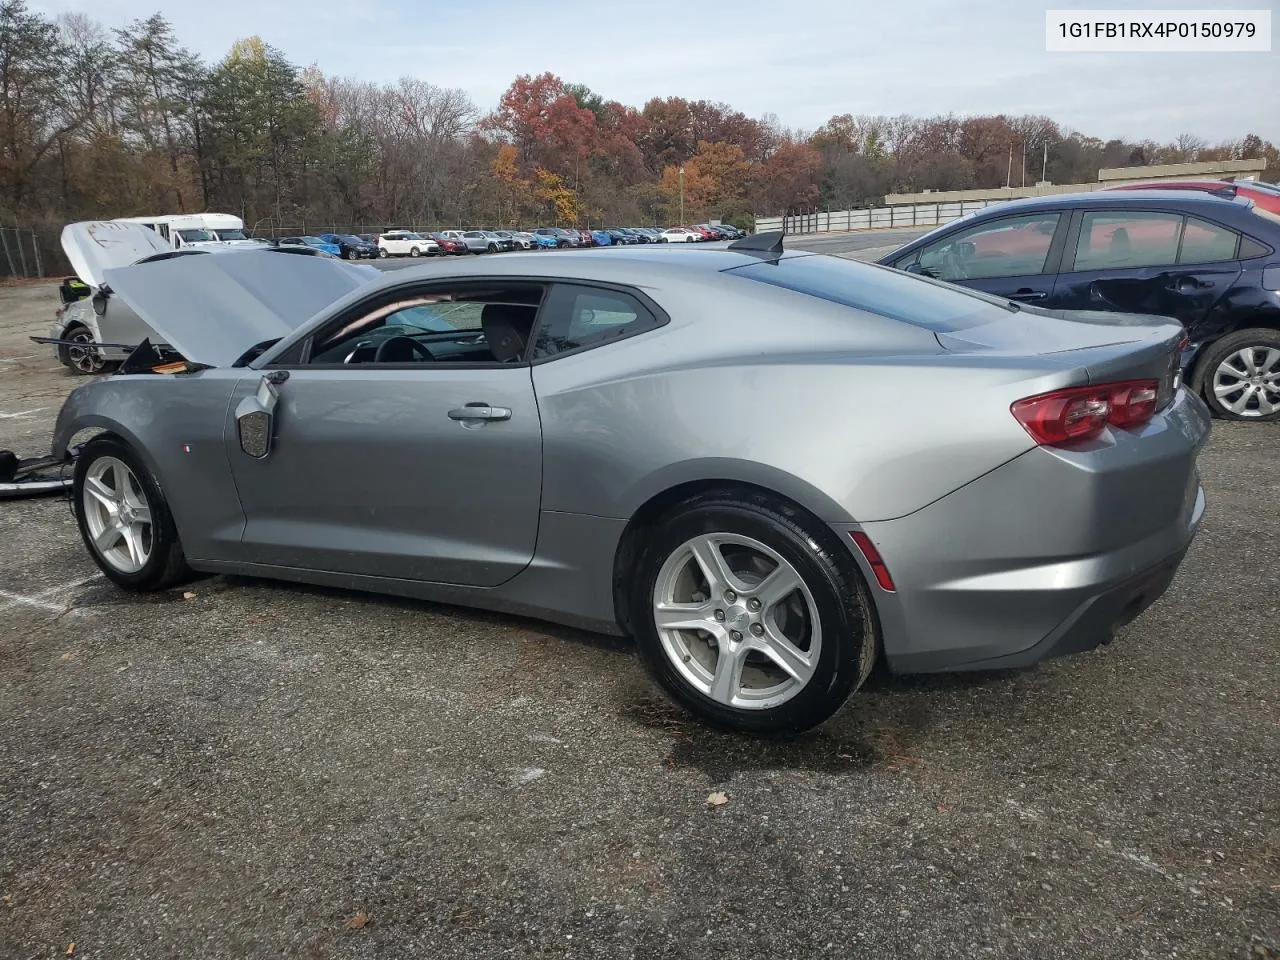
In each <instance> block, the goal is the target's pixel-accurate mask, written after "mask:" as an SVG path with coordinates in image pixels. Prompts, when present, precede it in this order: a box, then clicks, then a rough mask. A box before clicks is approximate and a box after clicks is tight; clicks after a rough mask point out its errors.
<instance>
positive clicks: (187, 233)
mask: <svg viewBox="0 0 1280 960" xmlns="http://www.w3.org/2000/svg"><path fill="white" fill-rule="evenodd" d="M116 219H117V221H118V222H121V223H140V224H142V225H143V226H144V227H149V228H151V229H152V230H154V231H155V232H156V233H158V234H160V236H161V237H163V238H164V239H165V241H166V242H168V243H169V245H170V246H172V247H173V249H175V250H182V249H184V248H188V247H201V246H208V245H210V244H215V243H221V244H231V245H235V246H250V245H258V244H259V243H260V242H261V241H258V240H250V239H249V238H248V237H246V236H245V233H244V221H243V220H241V219H240V218H239V217H236V216H233V215H232V214H229V213H179V214H164V215H162V216H158V217H117V218H116Z"/></svg>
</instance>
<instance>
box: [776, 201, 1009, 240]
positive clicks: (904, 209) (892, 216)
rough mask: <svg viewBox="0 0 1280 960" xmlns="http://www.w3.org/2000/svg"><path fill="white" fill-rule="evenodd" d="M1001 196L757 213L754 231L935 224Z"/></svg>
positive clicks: (812, 230) (955, 218)
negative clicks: (780, 214)
mask: <svg viewBox="0 0 1280 960" xmlns="http://www.w3.org/2000/svg"><path fill="white" fill-rule="evenodd" d="M1004 202H1005V201H1003V200H956V201H951V202H949V203H915V204H910V205H903V206H896V207H869V208H867V209H864V210H824V211H821V212H818V211H814V212H811V213H797V214H790V215H788V216H785V217H756V232H757V233H762V232H764V231H766V230H783V231H785V232H786V233H828V232H831V231H840V230H878V229H883V228H888V227H936V226H938V225H939V224H943V223H949V222H950V221H952V220H958V219H959V218H960V217H963V216H964V215H965V214H967V213H975V212H976V211H978V210H981V209H982V208H983V207H989V206H991V205H992V204H993V203H1004Z"/></svg>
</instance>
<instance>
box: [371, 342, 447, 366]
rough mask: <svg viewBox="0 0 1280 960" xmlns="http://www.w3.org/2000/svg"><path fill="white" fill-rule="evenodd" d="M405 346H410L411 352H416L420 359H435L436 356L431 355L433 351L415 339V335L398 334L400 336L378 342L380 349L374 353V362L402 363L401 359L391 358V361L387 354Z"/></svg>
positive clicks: (417, 357)
mask: <svg viewBox="0 0 1280 960" xmlns="http://www.w3.org/2000/svg"><path fill="white" fill-rule="evenodd" d="M405 347H408V348H409V352H410V353H411V354H415V355H416V359H418V360H427V361H430V360H434V359H435V357H433V356H432V355H431V351H430V350H428V349H427V348H426V347H424V346H423V345H422V344H421V343H419V342H418V341H417V340H415V339H413V337H405V336H398V337H389V338H387V339H386V340H383V341H382V342H381V343H380V344H378V350H377V352H376V353H375V354H374V355H373V362H374V363H400V362H402V361H400V360H390V361H389V360H387V354H388V353H390V352H391V351H392V350H393V349H395V350H401V349H403V348H405Z"/></svg>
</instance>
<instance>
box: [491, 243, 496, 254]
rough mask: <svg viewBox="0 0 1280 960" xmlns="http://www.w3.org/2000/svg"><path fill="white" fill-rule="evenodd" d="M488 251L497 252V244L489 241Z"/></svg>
mask: <svg viewBox="0 0 1280 960" xmlns="http://www.w3.org/2000/svg"><path fill="white" fill-rule="evenodd" d="M489 252H490V253H497V252H498V245H497V244H496V243H491V244H489Z"/></svg>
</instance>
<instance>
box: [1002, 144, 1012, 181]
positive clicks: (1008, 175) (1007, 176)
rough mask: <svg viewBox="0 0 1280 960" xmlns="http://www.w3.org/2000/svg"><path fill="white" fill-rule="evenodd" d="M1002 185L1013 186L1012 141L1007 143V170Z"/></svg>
mask: <svg viewBox="0 0 1280 960" xmlns="http://www.w3.org/2000/svg"><path fill="white" fill-rule="evenodd" d="M1004 185H1005V186H1006V187H1012V186H1013V141H1012V140H1010V141H1009V168H1008V169H1007V170H1005V173H1004Z"/></svg>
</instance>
